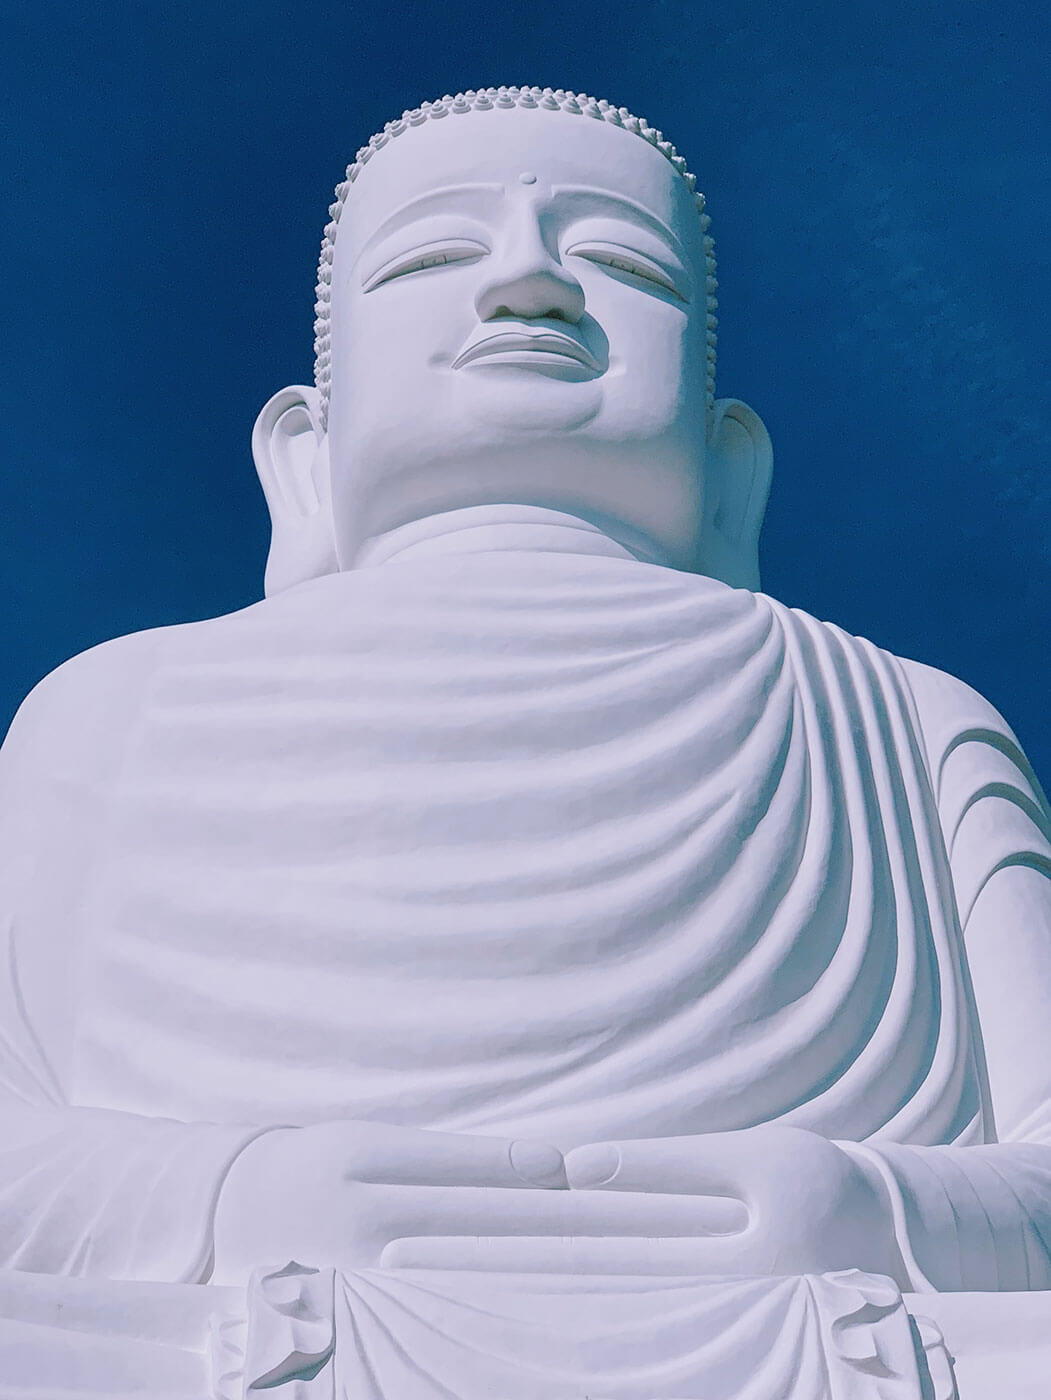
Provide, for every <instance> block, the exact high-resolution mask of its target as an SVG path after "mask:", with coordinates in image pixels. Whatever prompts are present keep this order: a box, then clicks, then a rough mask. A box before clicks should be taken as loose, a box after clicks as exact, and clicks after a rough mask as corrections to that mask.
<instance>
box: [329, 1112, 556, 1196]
mask: <svg viewBox="0 0 1051 1400" xmlns="http://www.w3.org/2000/svg"><path fill="white" fill-rule="evenodd" d="M346 1126H347V1128H348V1129H351V1130H352V1132H351V1134H350V1140H349V1143H348V1144H347V1145H346V1146H345V1147H344V1149H343V1161H344V1167H345V1170H346V1172H347V1174H348V1176H350V1177H351V1178H353V1180H355V1181H362V1182H376V1183H385V1184H387V1185H398V1186H475V1187H488V1186H496V1187H516V1188H518V1189H521V1188H522V1187H523V1186H533V1187H544V1188H552V1187H554V1188H556V1189H557V1188H561V1189H563V1190H564V1189H565V1187H566V1185H567V1182H566V1175H565V1167H564V1165H563V1161H562V1154H561V1152H559V1150H558V1148H557V1147H551V1146H549V1145H548V1144H547V1143H544V1142H535V1141H534V1140H532V1139H530V1138H518V1139H511V1138H502V1137H483V1136H480V1135H479V1136H475V1135H474V1134H469V1133H440V1132H431V1131H429V1130H426V1129H422V1128H401V1127H392V1126H390V1125H389V1124H385V1123H354V1124H348V1125H346Z"/></svg>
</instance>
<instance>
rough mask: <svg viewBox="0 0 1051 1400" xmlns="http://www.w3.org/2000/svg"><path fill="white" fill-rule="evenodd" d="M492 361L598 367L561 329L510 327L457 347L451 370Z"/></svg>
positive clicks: (578, 344)
mask: <svg viewBox="0 0 1051 1400" xmlns="http://www.w3.org/2000/svg"><path fill="white" fill-rule="evenodd" d="M482 360H488V361H490V362H492V361H494V360H495V361H496V362H497V363H499V364H515V365H526V366H528V365H530V364H534V365H536V367H537V368H539V367H540V366H541V365H544V364H555V365H557V364H560V363H562V364H564V363H565V362H566V361H567V360H569V361H571V362H572V363H574V364H576V365H580V366H582V367H583V368H584V369H587V370H591V371H592V372H593V373H595V372H597V371H599V370H600V369H601V368H602V366H601V365H600V364H599V362H598V361H597V360H596V359H595V357H594V355H592V353H591V351H590V350H589V349H588V348H587V346H586V345H583V344H582V343H581V342H580V341H579V340H576V339H575V338H574V337H573V336H571V335H567V334H565V332H563V331H556V330H549V329H547V328H544V329H543V330H535V331H534V330H526V329H524V328H522V327H515V329H514V330H510V329H508V330H499V331H492V332H490V334H488V335H483V336H480V337H479V338H478V339H476V340H472V341H471V342H470V343H469V344H468V345H467V346H466V348H465V349H463V350H461V351H460V353H459V355H457V357H456V359H455V360H453V362H452V366H451V368H452V369H462V368H463V367H464V366H465V365H473V364H477V363H478V362H479V361H482Z"/></svg>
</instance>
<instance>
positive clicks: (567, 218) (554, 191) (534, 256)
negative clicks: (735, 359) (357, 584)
mask: <svg viewBox="0 0 1051 1400" xmlns="http://www.w3.org/2000/svg"><path fill="white" fill-rule="evenodd" d="M328 437H329V443H328V446H329V461H330V471H331V491H332V506H333V512H334V526H335V536H336V550H337V555H338V557H339V563H340V566H341V567H343V568H347V567H352V566H353V561H354V558H355V556H356V555H357V553H358V552H359V551H360V549H361V547H362V545H363V544H364V543H366V542H367V541H368V540H369V539H372V538H374V537H375V536H377V535H379V534H382V533H384V532H386V531H388V530H391V529H394V528H396V527H398V526H400V525H404V524H406V523H408V522H410V521H413V520H417V519H420V518H422V517H424V516H427V515H432V514H436V513H438V512H442V511H448V510H456V509H461V508H463V507H468V506H475V505H495V504H502V503H513V504H524V505H538V506H544V507H548V508H550V509H556V510H561V511H565V512H567V513H570V514H574V515H577V516H579V517H581V518H583V519H586V520H589V521H591V522H592V523H594V524H597V525H599V526H600V528H603V529H605V530H607V532H609V533H610V534H612V535H614V536H615V537H618V538H620V539H621V540H622V542H623V543H625V544H627V545H628V546H629V548H633V549H635V550H636V551H637V552H638V553H640V554H641V555H643V556H644V557H649V558H652V559H657V560H660V561H662V562H666V563H670V564H673V565H675V566H677V567H686V568H688V567H691V566H692V564H693V562H694V556H695V554H696V551H697V547H698V540H699V537H700V532H701V521H702V517H703V513H704V483H705V470H704V468H705V293H704V249H703V243H702V233H701V228H700V221H699V218H698V215H697V212H696V209H695V207H694V203H693V199H692V196H691V194H690V192H689V190H688V188H687V187H686V185H685V183H684V181H683V180H682V179H681V177H680V176H679V175H678V174H677V173H676V171H675V170H674V169H673V167H672V166H671V165H670V164H669V163H668V161H667V160H665V159H664V157H663V156H662V155H661V154H660V153H659V152H658V151H656V150H654V149H653V148H652V147H651V146H650V145H648V144H647V143H646V142H645V141H642V140H640V139H639V138H638V137H637V136H634V135H632V134H630V133H629V132H626V131H623V130H620V129H618V128H616V127H614V126H611V125H609V124H607V123H605V122H599V121H594V120H591V119H589V118H586V117H582V116H569V115H567V114H565V113H561V112H555V113H549V112H542V111H523V110H521V109H518V108H515V109H512V110H509V111H500V110H497V111H492V112H487V113H471V114H470V115H465V116H457V115H450V116H449V117H447V118H444V119H442V120H440V121H428V122H425V123H424V124H423V125H422V126H420V127H419V128H416V129H414V130H412V131H410V132H407V133H406V134H405V135H404V136H402V137H400V138H399V139H398V140H397V141H393V142H391V143H390V144H389V145H388V146H386V147H385V148H384V149H383V150H382V151H380V152H378V153H377V155H376V156H375V157H374V158H373V159H372V160H371V161H370V162H369V164H368V165H367V166H366V167H365V169H364V170H363V171H362V172H361V174H360V175H359V177H358V179H357V180H356V181H355V183H354V186H353V188H352V189H351V191H350V194H349V196H348V199H347V202H346V206H345V208H344V211H343V215H342V219H341V221H340V225H339V234H338V237H337V239H336V249H335V258H334V264H333V283H332V386H331V399H330V409H329V426H328Z"/></svg>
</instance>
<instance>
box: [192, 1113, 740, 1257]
mask: <svg viewBox="0 0 1051 1400" xmlns="http://www.w3.org/2000/svg"><path fill="white" fill-rule="evenodd" d="M567 1187H568V1183H567V1180H566V1176H565V1169H564V1166H563V1159H562V1155H561V1153H560V1152H558V1151H557V1149H555V1148H554V1147H549V1146H547V1145H546V1144H544V1143H539V1142H533V1141H528V1140H518V1141H512V1140H510V1139H507V1138H499V1137H474V1136H469V1135H467V1134H459V1133H437V1132H428V1131H424V1130H423V1129H418V1128H400V1127H391V1126H388V1125H386V1124H380V1123H366V1122H344V1123H326V1124H322V1125H319V1126H316V1127H309V1128H281V1129H273V1130H271V1131H270V1132H267V1133H264V1134H263V1135H262V1136H261V1137H259V1138H256V1139H255V1140H254V1141H253V1142H251V1143H249V1145H248V1146H247V1147H246V1148H245V1149H244V1151H243V1152H242V1153H241V1154H240V1156H239V1157H238V1158H237V1160H236V1161H235V1162H234V1164H233V1166H232V1167H231V1168H230V1171H229V1173H228V1175H227V1178H226V1181H225V1183H224V1184H223V1188H222V1191H221V1192H220V1196H219V1202H218V1205H217V1208H216V1217H215V1232H214V1238H215V1264H214V1268H213V1273H212V1282H213V1283H242V1282H244V1280H245V1279H246V1278H247V1277H248V1275H249V1274H250V1273H251V1271H252V1269H254V1268H255V1267H257V1266H258V1265H261V1264H284V1263H286V1262H288V1260H290V1259H295V1260H297V1262H299V1263H301V1264H308V1265H312V1266H314V1267H318V1268H320V1267H326V1266H335V1267H337V1268H341V1269H361V1268H367V1267H369V1266H372V1265H376V1264H381V1263H382V1264H389V1265H396V1264H402V1263H408V1262H410V1261H414V1260H420V1259H421V1257H423V1256H429V1257H430V1258H433V1259H437V1260H438V1261H440V1262H439V1266H440V1267H442V1268H449V1269H455V1268H473V1269H478V1268H500V1267H502V1265H501V1264H499V1263H498V1262H489V1256H488V1255H487V1250H491V1251H492V1255H491V1258H492V1260H498V1259H499V1258H500V1252H501V1250H502V1249H503V1248H504V1247H505V1246H508V1245H510V1246H518V1247H519V1248H520V1250H521V1251H522V1252H521V1253H520V1255H519V1262H518V1263H516V1264H515V1265H513V1266H512V1267H514V1268H519V1267H521V1268H529V1267H530V1265H529V1263H528V1258H527V1257H526V1256H527V1255H528V1252H529V1249H530V1247H536V1246H537V1245H539V1246H542V1247H543V1248H544V1249H546V1250H549V1251H551V1252H553V1253H554V1255H555V1256H556V1257H561V1255H562V1253H563V1252H564V1251H566V1250H567V1249H571V1247H572V1237H576V1236H583V1237H587V1238H590V1239H592V1240H594V1241H595V1242H596V1243H599V1244H601V1243H602V1242H604V1241H605V1240H607V1239H615V1238H617V1237H619V1236H625V1235H642V1236H647V1237H649V1236H661V1235H666V1234H671V1233H681V1234H694V1235H698V1236H707V1235H709V1234H711V1233H713V1232H718V1231H722V1230H725V1229H727V1228H731V1227H732V1225H733V1224H734V1223H737V1224H740V1223H741V1219H742V1216H743V1213H742V1212H741V1208H740V1206H739V1205H738V1204H737V1203H736V1202H732V1201H723V1200H710V1199H705V1198H703V1197H694V1198H691V1199H688V1200H682V1199H676V1198H672V1197H666V1196H659V1195H653V1196H648V1197H645V1198H640V1197H635V1196H628V1195H618V1194H617V1193H616V1192H612V1191H611V1192H599V1191H593V1192H592V1191H588V1192H583V1191H582V1192H572V1191H569V1190H568V1189H567ZM555 1267H563V1268H564V1267H567V1265H566V1264H561V1265H556V1266H555ZM568 1267H573V1263H572V1260H570V1261H569V1264H568Z"/></svg>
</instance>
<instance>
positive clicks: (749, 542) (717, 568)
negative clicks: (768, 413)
mask: <svg viewBox="0 0 1051 1400" xmlns="http://www.w3.org/2000/svg"><path fill="white" fill-rule="evenodd" d="M773 466H774V452H773V447H772V445H771V442H770V434H769V433H768V432H767V431H766V428H765V427H764V426H763V421H762V419H761V418H760V417H759V415H758V414H757V413H756V412H755V411H754V410H753V409H751V408H749V407H748V405H747V404H746V403H742V402H741V401H740V399H718V400H716V403H715V413H714V417H713V420H712V427H711V431H710V433H709V435H708V451H707V475H708V481H709V483H710V490H711V498H710V503H709V507H708V511H707V512H706V514H707V517H708V518H707V522H706V528H705V539H704V548H703V559H702V567H703V570H704V572H705V573H707V574H710V575H711V576H712V577H713V578H719V579H722V580H723V582H724V583H729V584H731V585H732V586H733V587H734V588H751V589H753V590H757V589H758V588H759V531H760V530H761V528H762V524H763V516H764V514H765V512H766V500H767V497H768V496H769V494H770V478H771V476H772V474H773Z"/></svg>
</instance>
